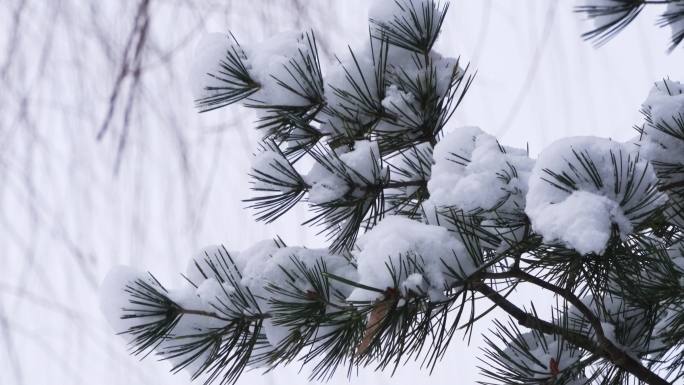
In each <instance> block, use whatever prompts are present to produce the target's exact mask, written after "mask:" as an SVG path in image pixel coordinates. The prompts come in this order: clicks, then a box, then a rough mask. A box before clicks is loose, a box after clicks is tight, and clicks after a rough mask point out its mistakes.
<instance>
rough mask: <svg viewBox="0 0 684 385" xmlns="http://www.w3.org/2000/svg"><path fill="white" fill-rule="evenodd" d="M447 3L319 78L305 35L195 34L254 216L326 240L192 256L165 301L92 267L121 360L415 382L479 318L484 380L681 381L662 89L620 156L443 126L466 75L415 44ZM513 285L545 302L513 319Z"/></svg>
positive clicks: (428, 4) (439, 20)
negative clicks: (290, 368)
mask: <svg viewBox="0 0 684 385" xmlns="http://www.w3.org/2000/svg"><path fill="white" fill-rule="evenodd" d="M618 3H619V4H618ZM650 3H652V2H644V1H618V0H606V1H603V2H602V4H600V7H599V8H600V9H601V10H602V11H601V12H603V13H601V14H599V8H596V7H595V8H592V9H591V11H592V12H594V14H595V15H594V16H596V17H603V18H604V21H605V20H606V19H605V18H609V19H610V21H611V22H612V23H613V25H614V26H617V25H622V24H620V23H624V20H629V19H628V18H627V19H626V18H625V17H627V16H625V14H623V13H620V12H628V11H629V10H630V9H632V8H629V9H628V8H624V9H621V11H620V12H618V13H615V12H617V11H615V10H614V9H613V10H612V11H611V12H612V13H610V12H608V11H609V10H610V9H612V8H610V7H614V6H617V5H622V6H624V7H634V6H636V7H637V8H638V7H642V6H644V5H645V4H650ZM668 3H670V4H669V5H668V7H674V8H675V10H676V7H679V5H680V4H679V3H678V2H668ZM609 6H610V7H609ZM601 7H603V8H601ZM448 8H449V7H448V4H446V3H445V4H440V3H437V2H435V1H433V0H397V1H396V2H378V3H377V5H375V6H374V7H373V8H372V11H371V15H370V20H371V28H370V33H369V40H368V44H367V45H366V46H365V47H362V48H361V49H358V50H355V49H351V48H350V49H349V52H348V54H347V55H346V56H343V57H340V58H339V59H338V62H337V64H336V65H334V66H333V67H332V68H328V69H327V70H326V71H324V70H323V68H322V67H321V63H320V60H319V56H318V48H317V43H316V37H315V35H314V33H313V32H307V33H303V34H283V35H278V36H276V37H274V38H272V39H271V40H269V41H266V42H263V43H260V44H255V45H240V44H238V42H237V39H236V38H235V37H234V36H233V35H230V36H229V37H228V36H223V35H211V36H208V37H207V38H205V39H204V43H203V44H201V46H200V48H199V49H198V54H197V55H196V56H197V64H196V65H195V67H196V68H197V79H196V81H195V82H196V84H198V85H201V86H199V87H198V89H197V90H196V91H197V105H198V107H199V108H200V110H201V111H210V110H213V109H216V108H221V107H224V106H227V105H231V104H235V103H238V102H242V103H243V104H244V105H245V106H246V107H248V108H253V109H255V110H256V112H257V115H258V121H257V128H258V129H259V130H260V131H261V132H262V133H263V143H261V145H260V148H259V151H258V153H257V154H256V155H255V157H254V161H253V164H252V170H251V172H250V173H249V175H250V176H251V178H252V180H253V190H254V191H255V195H254V196H253V197H250V198H248V199H246V201H247V202H248V203H249V204H250V206H251V207H252V209H253V210H255V213H256V219H257V220H261V221H273V220H276V219H278V218H280V217H281V216H282V215H284V214H286V213H287V212H288V211H289V210H290V209H291V208H292V207H294V206H296V205H298V204H308V205H309V207H310V208H311V212H312V213H313V214H312V216H311V217H310V218H309V219H308V220H307V221H306V222H305V224H307V225H312V226H317V227H319V228H320V229H321V232H322V233H324V234H326V235H327V236H328V238H329V240H330V247H329V248H326V249H308V248H305V247H295V246H288V245H286V244H285V242H284V241H283V240H282V239H280V238H278V239H275V240H267V241H262V242H259V243H257V244H255V245H253V246H252V247H250V248H248V249H246V250H243V251H241V252H233V251H228V250H227V249H226V248H225V247H223V246H212V247H208V248H207V249H205V250H203V251H202V252H201V253H199V254H198V255H197V256H196V257H195V258H193V259H192V260H191V262H190V264H189V265H188V268H187V271H186V272H185V274H184V275H183V278H184V284H183V286H182V287H180V288H178V289H173V290H170V289H167V288H166V287H165V286H164V285H162V284H161V283H160V282H159V281H158V280H157V279H156V278H154V276H152V275H151V274H142V273H140V272H137V271H134V270H132V269H129V268H118V269H114V270H113V271H112V272H111V273H110V274H109V275H108V277H107V279H106V280H105V282H104V284H103V289H102V296H101V298H102V301H101V303H102V308H103V311H104V312H105V313H106V314H107V316H108V318H109V319H110V321H111V323H112V325H113V326H114V328H115V329H116V331H117V332H119V333H120V334H121V335H122V336H124V337H125V338H126V339H127V340H128V341H129V343H130V347H131V351H132V353H133V354H136V355H138V354H140V355H147V354H149V353H150V352H156V353H157V354H158V355H160V357H162V358H163V359H166V360H169V361H170V362H171V363H172V364H173V371H179V370H182V369H187V370H189V371H190V373H192V377H193V379H195V378H202V379H203V380H204V381H206V382H207V383H208V382H212V381H217V382H219V383H221V384H231V383H234V382H236V381H237V380H238V379H239V377H240V375H241V374H242V372H243V371H244V370H245V369H247V368H263V369H264V370H265V371H268V370H272V369H274V368H276V367H278V366H282V365H287V364H291V363H295V362H296V363H299V364H301V365H303V366H305V367H308V368H310V369H311V378H312V379H318V380H325V379H329V378H330V377H331V376H332V375H333V374H334V373H335V372H336V370H337V369H339V368H346V369H347V374H348V375H351V374H352V371H353V370H354V369H355V368H358V367H366V366H371V367H373V368H375V369H376V370H382V369H386V368H389V367H392V368H393V369H396V367H398V366H399V365H400V364H401V363H403V362H406V360H408V359H415V360H421V363H422V366H423V367H426V368H429V369H430V370H432V369H433V368H434V367H435V365H436V364H437V363H438V362H439V361H440V359H441V358H442V357H443V356H444V354H445V353H446V352H447V350H448V346H449V344H450V342H451V339H452V338H453V336H454V335H455V334H456V332H457V331H459V330H464V331H465V333H466V335H467V334H468V333H472V331H473V325H474V324H475V323H476V322H478V321H480V320H481V319H482V318H483V317H484V316H485V315H487V314H488V313H489V311H490V310H492V309H495V308H496V309H500V310H503V311H504V312H506V313H508V315H509V316H510V320H509V321H508V322H507V323H506V322H502V321H494V324H495V328H494V329H493V330H492V331H491V333H490V334H488V335H485V342H486V344H487V346H486V347H485V348H484V349H483V357H482V362H483V366H482V367H481V370H482V374H483V376H484V377H485V378H486V381H485V382H483V383H485V384H521V385H522V384H562V385H564V384H570V385H579V384H632V383H647V384H673V383H677V382H681V381H682V380H683V379H684V368H683V366H684V346H683V345H682V341H684V232H683V231H682V230H683V229H684V85H683V84H682V83H679V82H676V81H672V80H669V79H665V80H662V81H658V82H656V83H655V84H654V86H653V89H652V91H651V92H650V94H649V95H648V97H647V99H646V101H645V102H644V103H643V105H642V113H643V115H644V119H643V122H641V123H640V125H639V126H638V136H637V137H636V138H634V139H633V140H631V141H629V142H626V143H621V142H617V141H614V140H609V139H602V138H596V137H575V138H567V139H563V140H559V141H557V142H555V143H553V144H552V145H550V146H549V147H548V148H546V149H544V150H543V151H542V152H541V153H540V154H539V155H538V157H537V158H536V159H532V158H531V157H530V155H529V153H528V151H527V150H524V149H517V148H513V147H508V146H504V145H502V144H500V143H499V142H498V141H497V139H496V138H494V137H493V136H492V135H489V134H487V133H486V132H484V131H483V130H481V129H480V128H477V127H452V126H451V125H450V123H449V122H450V118H451V117H452V116H453V115H454V113H456V111H457V108H458V106H459V105H460V103H461V101H462V100H463V98H464V97H465V94H466V92H467V90H468V89H469V87H470V86H471V83H472V80H473V76H472V73H471V70H470V69H469V67H468V65H464V64H463V61H461V60H460V59H454V58H449V57H445V56H442V55H440V54H439V53H437V52H435V51H434V45H435V42H436V41H437V39H438V36H439V32H440V29H441V27H442V25H443V23H444V22H445V20H446V13H447V10H448ZM609 8H610V9H609ZM613 11H615V12H613ZM670 11H672V10H671V9H670V8H668V12H670ZM629 12H632V13H633V16H635V15H636V13H634V11H629ZM637 13H638V12H637ZM618 16H619V17H618ZM630 17H631V16H630ZM620 20H622V21H620ZM668 20H670V19H668ZM671 20H674V21H676V18H672V19H671ZM672 24H673V28H674V27H676V26H678V25H679V24H676V23H675V22H673V23H672ZM605 31H613V30H612V29H606V30H605ZM601 33H604V32H601ZM605 33H607V32H605ZM602 36H603V35H602ZM677 43H678V42H677ZM518 285H533V286H535V287H537V288H539V289H540V292H543V293H545V294H547V295H548V296H549V297H550V298H553V299H554V300H555V302H556V306H553V307H552V308H551V309H550V311H549V312H548V313H545V314H540V313H538V312H537V310H536V308H535V306H534V303H532V304H531V308H530V309H527V308H525V307H521V306H520V305H518V304H516V303H515V300H516V299H517V300H519V298H513V297H511V295H512V294H511V293H513V292H514V291H515V289H516V287H517V286H518ZM485 298H487V299H488V300H489V301H491V302H492V303H493V304H494V306H493V307H483V308H482V307H481V306H482V305H481V303H482V300H483V299H485ZM521 327H522V328H524V330H521Z"/></svg>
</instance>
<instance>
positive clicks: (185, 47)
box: [0, 0, 684, 385]
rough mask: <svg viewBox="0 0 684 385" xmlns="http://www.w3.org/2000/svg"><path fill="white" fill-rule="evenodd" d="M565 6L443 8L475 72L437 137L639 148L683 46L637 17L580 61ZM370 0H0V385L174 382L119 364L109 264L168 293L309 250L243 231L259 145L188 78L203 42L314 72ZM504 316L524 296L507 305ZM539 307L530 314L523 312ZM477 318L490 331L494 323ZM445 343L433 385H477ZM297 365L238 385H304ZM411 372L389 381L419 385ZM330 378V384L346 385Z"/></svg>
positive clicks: (647, 16) (568, 1) (280, 231)
mask: <svg viewBox="0 0 684 385" xmlns="http://www.w3.org/2000/svg"><path fill="white" fill-rule="evenodd" d="M574 5H575V2H574V1H572V0H552V1H549V0H524V1H522V0H521V1H510V0H455V1H452V7H451V9H450V11H449V14H448V16H447V20H446V23H445V29H444V32H443V34H442V37H441V39H440V41H439V43H438V45H437V49H438V50H439V51H440V52H442V53H444V54H446V55H448V56H457V55H461V57H462V59H464V60H467V61H470V62H471V63H472V65H473V67H474V68H476V69H477V70H478V75H477V78H476V81H475V83H474V86H473V87H472V88H471V91H470V93H469V95H468V96H467V97H466V100H465V102H464V104H463V105H462V107H461V109H460V110H459V112H458V113H457V114H456V115H455V117H454V119H453V120H452V122H451V123H450V125H451V127H458V126H460V125H465V124H474V125H479V126H480V127H482V129H484V130H485V131H487V132H489V133H492V134H495V135H497V136H498V137H499V138H500V139H501V141H502V143H504V144H506V145H511V146H516V147H524V146H525V145H526V144H529V146H530V152H531V154H532V155H533V156H536V154H538V153H539V152H540V151H541V150H542V149H543V148H544V146H546V145H548V144H549V143H550V142H552V141H553V140H555V139H558V138H561V137H564V136H569V135H600V136H605V137H612V138H615V139H618V140H627V139H629V138H631V137H632V136H634V135H635V134H636V133H635V131H634V130H633V129H632V126H633V125H634V124H636V123H638V122H639V119H640V114H639V107H640V103H641V102H642V101H643V100H644V99H645V97H646V95H647V93H648V90H649V89H650V87H651V85H652V83H653V82H654V81H656V80H659V79H662V78H663V77H668V76H669V77H671V78H672V79H675V80H684V49H682V48H681V47H680V48H679V49H677V50H676V51H675V52H674V53H672V54H669V55H668V54H667V53H666V48H667V44H668V32H669V31H666V30H660V29H659V28H657V27H655V26H654V25H653V23H654V20H655V15H654V14H653V13H652V12H649V11H648V10H647V11H646V12H644V14H643V15H642V16H641V17H639V18H638V19H637V20H636V22H635V23H634V24H633V25H631V26H630V27H629V28H628V29H627V30H626V31H624V32H623V33H622V34H620V35H619V36H618V37H617V38H616V39H615V40H613V41H611V42H610V43H609V44H608V45H607V46H605V47H602V48H601V49H598V50H597V49H595V48H593V47H592V46H591V45H590V44H588V43H585V42H583V41H582V40H581V39H580V37H579V36H580V34H581V32H582V31H584V30H586V28H587V25H586V24H585V23H583V22H582V20H580V19H579V17H578V16H577V15H576V14H574V13H573V12H572V7H573V6H574ZM367 8H368V2H367V1H362V0H354V1H351V0H345V1H341V0H340V1H305V0H250V1H245V0H221V1H217V0H209V1H193V0H120V1H101V0H59V1H58V0H55V1H44V0H2V1H1V2H0V271H2V274H0V384H9V385H14V384H19V385H21V384H30V385H34V384H35V385H42V384H55V383H57V384H93V383H95V384H101V385H109V384H131V385H133V384H136V385H137V384H146V385H155V384H165V385H170V384H187V383H189V380H188V379H187V376H186V375H185V374H179V375H175V376H173V375H171V374H169V373H168V372H167V370H168V368H169V366H168V364H166V363H159V362H156V361H155V360H154V359H148V360H146V361H144V362H142V363H140V362H138V360H137V359H136V358H133V357H130V356H129V355H128V354H127V353H126V349H125V346H124V343H123V340H121V339H119V338H117V337H115V336H114V335H113V333H112V330H111V329H110V327H109V326H108V325H107V324H106V323H105V321H104V319H103V317H102V315H101V314H100V312H99V310H98V304H97V288H98V284H99V283H100V282H101V280H102V278H103V276H104V274H106V272H107V271H108V270H109V269H110V268H111V267H112V266H114V265H118V264H127V265H133V266H135V267H137V268H140V269H146V270H151V271H154V272H155V274H156V275H157V276H158V277H159V278H160V279H161V280H163V281H166V282H170V283H175V282H178V280H179V277H178V272H180V271H182V270H184V267H185V264H186V262H187V260H188V258H190V257H191V256H192V255H194V253H195V252H196V251H198V250H199V249H201V248H202V247H203V246H205V245H208V244H214V243H220V242H222V243H225V244H226V245H227V246H228V247H229V248H230V249H235V250H239V249H243V248H245V247H247V246H249V245H250V244H252V243H253V242H255V241H257V240H261V239H264V238H270V237H272V236H275V235H280V236H281V237H282V238H283V239H285V240H286V241H287V242H288V243H289V244H293V245H295V244H298V245H307V246H321V245H322V244H323V241H322V239H320V238H319V237H316V235H315V231H314V229H310V228H304V227H300V226H299V225H298V224H299V223H301V222H302V221H303V220H304V219H305V218H306V215H307V214H306V212H305V211H304V210H294V211H292V212H291V213H289V214H288V215H286V216H285V217H284V218H283V219H281V220H280V221H279V222H277V223H275V224H272V225H269V226H265V225H263V224H260V223H256V222H255V221H254V220H253V219H252V218H251V214H250V212H248V211H246V210H244V204H243V203H242V202H241V199H244V198H246V197H248V196H249V190H248V187H249V185H248V183H247V177H246V173H247V171H248V168H249V162H250V157H251V154H252V152H253V151H254V150H255V149H256V142H257V134H256V132H255V130H253V129H252V125H251V122H252V121H253V120H254V116H252V115H251V113H250V112H249V111H246V110H242V109H239V108H228V109H222V110H219V111H215V112H212V113H208V114H203V115H199V114H198V113H197V112H196V110H195V109H194V108H193V101H192V93H191V88H192V85H191V84H190V82H189V72H190V71H189V68H190V64H191V62H192V58H193V49H194V46H195V45H196V44H197V42H198V40H199V38H200V37H201V36H202V35H203V34H204V33H207V32H225V31H227V30H228V29H230V30H231V31H233V32H234V33H235V35H236V36H237V37H238V39H239V40H240V41H242V42H245V43H247V44H248V43H250V42H256V41H259V40H261V39H262V38H263V37H265V36H269V35H271V34H273V33H275V32H278V31H283V30H303V29H308V28H313V29H314V30H315V31H316V33H317V34H318V38H319V39H320V44H319V47H322V48H323V54H324V56H325V58H324V64H325V63H330V62H331V60H332V59H333V53H334V52H342V50H344V49H346V44H347V43H350V44H352V46H354V45H357V46H358V45H359V44H360V43H361V42H362V41H363V39H366V38H367V20H366V13H367ZM518 298H519V300H518V302H519V303H521V304H524V303H525V301H526V300H529V298H530V297H529V293H524V292H523V293H520V294H519V296H518ZM535 304H536V306H537V308H542V307H543V306H544V303H543V300H541V299H536V298H535ZM492 316H494V317H495V316H497V314H493V315H492ZM488 326H489V325H488V323H487V321H486V320H485V321H482V322H481V323H480V327H479V328H478V330H477V331H476V333H475V335H474V336H473V340H472V341H471V345H470V346H467V345H466V343H465V342H461V341H460V340H455V341H454V342H453V343H452V346H451V349H450V352H449V354H448V355H447V356H446V358H445V359H444V362H442V364H440V365H438V366H437V369H436V370H435V372H434V373H433V374H432V377H431V381H432V382H433V383H435V384H446V383H454V381H455V378H456V379H457V380H456V382H457V383H458V384H473V383H475V380H476V379H477V378H478V373H477V368H476V366H477V365H478V361H477V360H476V358H475V355H476V354H477V353H478V346H481V344H480V338H479V336H478V335H477V334H478V332H479V331H485V330H486V329H487V327H488ZM297 370H298V368H297V367H291V368H285V369H282V370H279V371H276V372H274V373H271V374H268V375H265V376H262V375H260V374H259V373H258V372H250V373H247V374H246V375H244V376H243V378H242V380H241V382H240V383H243V384H248V383H253V384H262V383H264V384H266V383H268V384H280V383H282V384H286V383H287V384H289V383H292V381H296V383H300V384H303V383H306V375H305V373H301V374H297ZM427 376H428V374H427V373H426V372H422V371H418V370H417V369H416V367H415V366H413V365H408V366H407V367H405V368H401V369H399V371H398V372H397V374H396V375H395V377H394V378H392V377H390V375H389V373H373V372H372V371H370V370H362V371H360V372H359V377H358V378H356V379H354V381H355V382H356V381H361V382H360V383H367V384H382V383H393V384H403V383H406V384H408V383H412V382H414V381H415V380H427ZM346 382H347V380H346V378H345V377H344V376H338V377H337V378H335V379H334V380H333V381H331V383H346Z"/></svg>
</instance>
